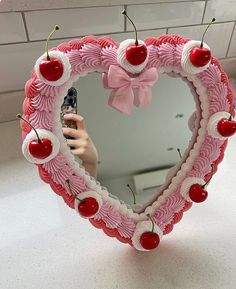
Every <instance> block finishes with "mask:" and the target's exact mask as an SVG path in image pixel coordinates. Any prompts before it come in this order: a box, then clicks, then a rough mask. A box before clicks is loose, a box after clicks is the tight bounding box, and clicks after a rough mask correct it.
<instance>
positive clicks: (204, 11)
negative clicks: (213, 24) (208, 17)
mask: <svg viewBox="0 0 236 289" xmlns="http://www.w3.org/2000/svg"><path fill="white" fill-rule="evenodd" d="M206 7H207V0H205V5H204V9H203V13H202V21H201V24H203V21H204V17H205V13H206Z"/></svg>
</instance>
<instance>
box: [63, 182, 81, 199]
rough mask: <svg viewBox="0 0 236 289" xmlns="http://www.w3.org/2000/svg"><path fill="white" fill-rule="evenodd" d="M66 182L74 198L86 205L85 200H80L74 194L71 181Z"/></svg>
mask: <svg viewBox="0 0 236 289" xmlns="http://www.w3.org/2000/svg"><path fill="white" fill-rule="evenodd" d="M66 182H67V185H68V188H69V191H70V194H71V195H72V196H73V197H75V198H76V199H77V200H78V201H80V202H81V203H84V202H85V200H81V199H79V198H78V197H77V196H76V195H75V194H74V193H73V192H72V189H71V186H70V180H66Z"/></svg>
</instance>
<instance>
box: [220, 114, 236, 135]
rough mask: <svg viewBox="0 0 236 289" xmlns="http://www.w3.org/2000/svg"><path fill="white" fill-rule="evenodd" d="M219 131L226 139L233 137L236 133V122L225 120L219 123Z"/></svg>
mask: <svg viewBox="0 0 236 289" xmlns="http://www.w3.org/2000/svg"><path fill="white" fill-rule="evenodd" d="M217 130H218V132H219V133H220V134H221V135H222V136H224V137H229V136H232V135H233V134H235V132H236V121H232V120H229V119H227V118H223V119H221V120H220V121H219V122H218V124H217Z"/></svg>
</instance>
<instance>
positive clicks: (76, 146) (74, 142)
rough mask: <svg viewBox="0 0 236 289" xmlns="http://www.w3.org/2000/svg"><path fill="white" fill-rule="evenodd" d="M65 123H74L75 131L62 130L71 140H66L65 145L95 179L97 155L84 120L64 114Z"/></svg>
mask: <svg viewBox="0 0 236 289" xmlns="http://www.w3.org/2000/svg"><path fill="white" fill-rule="evenodd" d="M64 119H65V122H71V121H73V122H75V123H76V127H77V129H74V128H67V127H66V128H63V134H64V135H66V136H70V137H72V138H73V139H67V145H68V146H69V147H71V152H72V154H74V155H76V156H78V157H79V158H80V159H81V160H82V165H83V166H84V168H85V169H86V171H88V172H89V173H90V175H91V176H93V177H95V178H96V174H97V162H98V153H97V149H96V147H95V145H94V143H93V141H92V139H91V138H90V137H89V134H88V132H87V131H86V129H85V125H84V118H83V117H82V116H80V115H77V114H72V113H70V114H65V115H64Z"/></svg>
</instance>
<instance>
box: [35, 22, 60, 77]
mask: <svg viewBox="0 0 236 289" xmlns="http://www.w3.org/2000/svg"><path fill="white" fill-rule="evenodd" d="M56 30H59V26H58V25H56V26H55V27H54V29H53V31H52V32H51V33H50V34H49V36H48V38H47V41H46V45H45V50H46V55H47V57H46V60H43V61H42V62H41V63H40V64H39V71H40V73H41V75H42V76H43V77H44V78H45V79H47V80H48V81H57V80H58V79H60V78H61V77H62V75H63V71H64V68H63V64H62V62H61V60H60V59H59V58H50V56H49V53H48V42H49V40H50V38H51V36H52V35H53V33H54V32H55V31H56Z"/></svg>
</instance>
